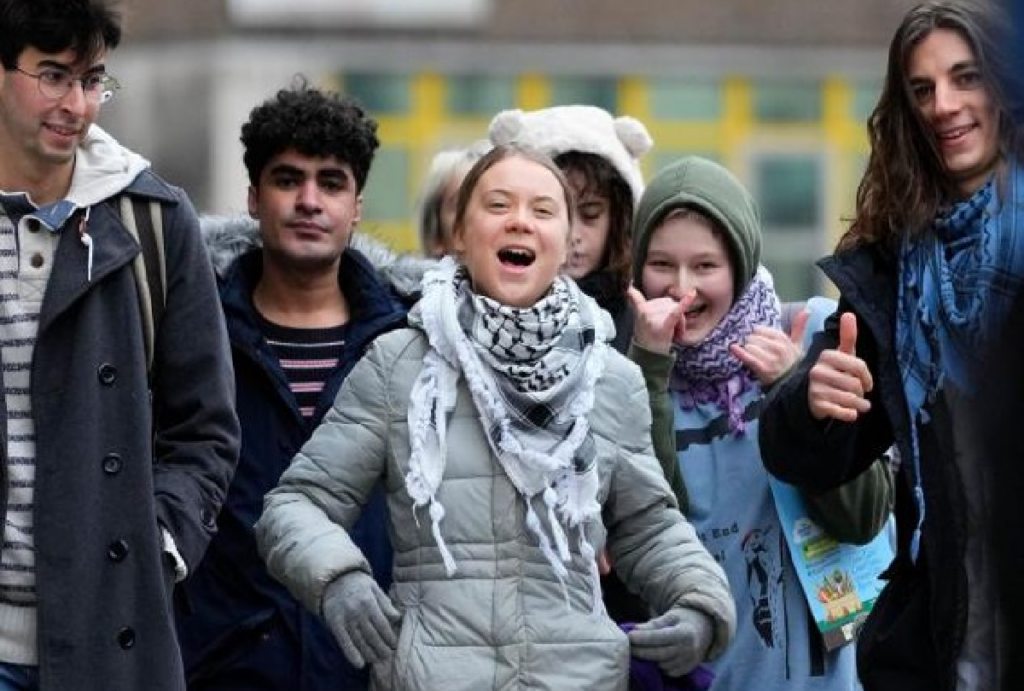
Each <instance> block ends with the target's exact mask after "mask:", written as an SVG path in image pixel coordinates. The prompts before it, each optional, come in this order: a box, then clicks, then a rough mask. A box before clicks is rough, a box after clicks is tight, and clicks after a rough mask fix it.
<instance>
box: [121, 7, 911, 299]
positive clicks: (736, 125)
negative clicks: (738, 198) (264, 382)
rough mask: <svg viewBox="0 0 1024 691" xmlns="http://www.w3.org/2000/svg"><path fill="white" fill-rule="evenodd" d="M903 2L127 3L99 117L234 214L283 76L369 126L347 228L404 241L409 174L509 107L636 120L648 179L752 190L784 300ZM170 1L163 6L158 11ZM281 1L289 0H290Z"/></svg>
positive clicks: (412, 244) (401, 245) (848, 168)
mask: <svg viewBox="0 0 1024 691" xmlns="http://www.w3.org/2000/svg"><path fill="white" fill-rule="evenodd" d="M913 4H915V3H914V2H909V1H907V0H857V1H856V2H854V1H853V0H847V1H845V2H840V1H835V2H825V3H822V2H816V1H815V0H771V1H770V2H766V1H765V0H717V1H716V2H714V3H709V2H706V1H703V0H633V2H630V3H622V2H621V0H620V1H618V2H611V0H344V1H343V2H342V1H340V0H289V2H287V3H283V2H281V0H218V1H217V2H211V0H180V1H179V2H177V3H158V2H155V1H153V0H127V4H126V5H125V7H126V10H128V12H127V18H128V23H127V26H128V38H127V40H126V43H125V47H124V48H122V49H121V50H119V51H118V52H117V53H116V54H115V55H114V56H113V57H112V59H111V69H112V71H115V72H116V73H117V74H118V76H119V78H121V80H122V82H124V83H125V86H126V88H125V89H124V90H123V91H122V93H120V94H119V96H118V99H116V100H115V101H113V102H112V103H111V105H110V107H109V112H108V113H105V114H104V118H105V123H106V125H107V126H108V127H109V128H110V129H111V130H112V131H114V133H115V134H116V135H117V136H119V137H120V138H121V139H123V140H124V141H126V142H127V143H129V144H130V145H132V146H133V147H135V148H136V149H138V150H139V151H140V152H142V153H143V154H144V155H147V156H148V157H150V158H151V159H152V160H153V161H154V163H155V164H156V165H157V166H158V167H159V168H160V170H161V171H163V172H164V173H165V174H166V175H167V176H168V177H170V178H171V179H173V180H175V181H176V182H178V183H179V184H182V185H184V186H185V187H186V188H187V189H189V191H190V192H191V193H192V195H193V197H194V199H195V200H196V203H197V206H199V207H200V209H201V210H203V211H207V212H211V213H237V212H240V211H243V210H244V208H245V194H246V186H247V180H246V178H245V173H244V168H243V166H242V162H241V145H240V143H239V141H238V135H239V129H240V126H241V123H242V122H243V121H244V120H245V119H246V117H247V116H248V112H249V110H250V109H251V108H252V107H253V106H254V105H255V104H256V103H258V102H259V101H260V100H262V99H264V98H266V97H267V96H269V95H271V94H272V93H273V92H274V91H275V90H277V89H279V88H281V87H283V86H286V85H288V84H289V83H290V82H291V81H292V80H293V79H294V78H295V76H296V75H298V74H302V75H305V76H306V77H307V78H308V79H309V80H310V81H312V82H314V83H318V84H321V85H324V86H327V87H329V88H335V89H340V90H343V91H345V92H348V93H351V94H353V95H354V96H356V97H357V98H359V99H360V100H361V101H362V102H363V103H364V105H365V106H366V107H367V108H368V109H369V110H370V111H371V112H372V113H373V114H374V116H375V117H377V118H378V120H379V121H380V123H381V128H380V136H381V140H382V147H381V150H380V153H379V155H378V158H377V161H376V162H375V164H374V169H373V171H372V173H371V176H370V180H369V182H368V185H367V189H366V193H365V205H364V221H363V223H362V228H363V230H365V231H368V232H372V233H374V234H376V235H378V236H380V237H382V238H384V239H385V240H387V241H388V242H389V243H391V244H392V245H394V246H395V247H396V248H398V249H402V250H408V251H417V250H418V244H417V239H416V235H415V230H414V223H413V215H414V212H415V205H416V199H417V194H418V190H419V181H420V180H421V179H422V176H423V174H424V172H425V170H426V168H427V166H428V165H429V163H430V160H431V158H432V156H433V155H434V154H435V153H436V152H437V151H438V150H439V149H441V148H444V147H448V146H455V145H462V144H466V143H469V142H471V141H473V140H474V139H478V138H480V137H483V136H485V134H486V126H487V123H488V122H489V120H490V118H491V117H492V116H493V115H494V113H496V112H497V111H499V110H502V109H505V108H524V109H532V108H542V107H545V106H549V105H556V104H569V103H590V104H593V105H597V106H601V107H604V108H606V109H607V110H609V111H611V112H613V113H616V114H628V115H632V116H634V117H637V118H639V119H640V120H642V121H643V122H644V123H646V124H647V126H648V128H649V130H650V132H651V134H652V137H653V139H654V141H655V146H654V149H653V151H652V152H651V153H650V154H648V156H646V157H645V160H643V161H642V162H641V163H642V167H643V169H644V171H645V173H646V174H647V175H648V176H649V175H650V174H653V173H654V172H655V171H656V170H658V169H659V168H660V167H661V166H663V165H665V164H666V163H667V162H669V161H671V160H673V159H674V158H677V157H679V156H682V155H686V154H700V155H704V156H708V157H710V158H713V159H715V160H717V161H719V162H721V163H722V164H724V165H726V166H727V167H729V168H730V169H731V170H733V171H734V172H735V173H736V174H737V175H738V176H739V177H740V178H741V179H742V180H743V181H744V182H745V183H746V184H747V185H748V186H749V187H750V189H751V190H752V192H753V193H754V195H755V196H756V198H757V199H758V201H759V203H760V205H761V210H762V216H763V220H764V226H765V234H766V237H765V253H764V254H765V262H766V264H768V266H769V267H770V268H771V269H772V270H773V272H774V273H775V275H776V278H777V282H778V287H779V290H780V293H781V294H782V295H783V297H784V298H785V299H797V298H800V297H805V296H807V295H809V294H812V293H815V292H820V291H822V290H824V289H825V286H824V285H823V284H822V280H823V279H822V278H821V276H820V273H819V272H817V270H816V269H814V267H813V265H812V262H813V260H815V259H817V258H818V257H820V256H821V255H823V254H825V253H827V252H828V251H829V250H830V249H831V247H832V246H833V244H834V242H835V240H836V238H837V237H838V235H839V234H840V233H841V232H842V230H843V229H844V227H845V223H844V217H846V216H848V215H849V213H850V210H851V209H852V203H853V197H854V193H855V189H856V184H857V181H858V179H859V176H860V173H861V171H862V170H863V166H864V162H865V158H866V154H867V149H866V141H865V128H864V123H865V120H866V117H867V115H868V113H869V112H870V110H871V108H872V107H873V106H874V102H875V99H876V97H877V94H878V91H879V88H880V80H881V78H882V74H883V69H884V61H885V50H886V45H887V43H888V39H889V36H890V34H891V32H892V31H893V29H894V28H895V26H896V25H897V23H898V22H899V18H900V17H901V16H902V14H903V13H904V12H905V11H906V9H908V8H909V7H910V6H912V5H913ZM171 8H173V9H171ZM285 10H287V11H285Z"/></svg>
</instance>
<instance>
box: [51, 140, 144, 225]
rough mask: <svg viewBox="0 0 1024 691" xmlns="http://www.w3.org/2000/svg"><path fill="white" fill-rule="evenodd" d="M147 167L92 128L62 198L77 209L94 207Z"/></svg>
mask: <svg viewBox="0 0 1024 691" xmlns="http://www.w3.org/2000/svg"><path fill="white" fill-rule="evenodd" d="M149 165H150V164H149V161H147V160H146V159H145V158H143V157H142V156H140V155H138V154H137V153H135V152H134V151H131V150H130V149H127V148H126V147H124V146H122V145H121V144H119V143H118V142H117V140H115V139H114V138H113V137H111V136H110V135H109V134H107V133H106V132H104V131H103V130H102V129H101V128H100V127H99V126H98V125H93V126H92V127H90V128H89V132H88V134H86V136H85V140H84V141H83V142H82V144H81V145H80V146H79V147H78V152H77V153H76V154H75V171H74V173H73V174H72V177H71V189H70V190H69V191H68V194H67V196H66V197H65V199H67V200H68V201H70V202H72V203H73V204H75V206H77V207H80V208H81V207H89V206H92V205H94V204H98V203H99V202H102V201H104V200H106V199H110V198H111V197H113V196H116V195H117V194H120V193H121V192H122V191H123V190H124V189H125V188H126V187H128V185H130V184H131V183H132V181H134V180H135V178H136V177H138V175H139V173H141V172H142V171H144V170H145V169H146V168H149Z"/></svg>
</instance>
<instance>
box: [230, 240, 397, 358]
mask: <svg viewBox="0 0 1024 691" xmlns="http://www.w3.org/2000/svg"><path fill="white" fill-rule="evenodd" d="M262 275H263V251H262V249H259V248H256V249H251V250H249V251H248V252H246V253H245V254H243V255H241V256H240V257H238V259H236V260H235V262H234V263H233V264H232V265H231V267H230V268H229V269H228V271H227V273H226V275H225V277H224V280H223V282H222V284H221V301H222V303H223V305H224V313H225V315H226V316H227V320H228V331H229V332H230V333H231V338H232V340H233V341H239V340H240V341H242V342H247V343H249V344H250V345H252V344H255V343H258V342H259V340H260V339H261V338H262V334H261V333H260V330H259V327H258V320H257V316H256V309H255V307H254V306H253V304H252V293H253V290H254V289H255V288H256V284H257V283H259V280H260V276H262ZM338 285H339V286H340V287H341V290H342V292H343V293H344V294H345V298H346V300H347V301H348V304H349V308H350V310H351V323H353V324H355V325H356V326H357V328H356V329H353V331H354V332H355V333H352V334H351V337H352V338H356V337H360V334H362V333H363V330H364V327H365V328H366V329H367V330H374V331H376V329H374V325H375V324H376V323H377V322H378V321H380V320H385V321H386V322H387V323H389V324H390V323H391V321H393V320H394V321H397V320H398V319H400V318H402V317H404V315H405V308H404V307H403V306H402V304H401V303H400V302H399V301H398V300H397V299H396V298H395V296H394V295H393V293H392V292H391V290H390V289H389V288H388V287H387V286H386V285H385V284H384V283H382V282H381V280H380V279H379V278H378V274H377V271H376V269H374V267H373V266H371V265H370V263H369V261H367V259H366V258H365V257H364V256H363V255H362V254H361V253H360V252H359V251H358V250H355V249H353V248H351V247H350V248H348V249H347V250H345V252H344V254H342V255H341V262H340V264H339V266H338Z"/></svg>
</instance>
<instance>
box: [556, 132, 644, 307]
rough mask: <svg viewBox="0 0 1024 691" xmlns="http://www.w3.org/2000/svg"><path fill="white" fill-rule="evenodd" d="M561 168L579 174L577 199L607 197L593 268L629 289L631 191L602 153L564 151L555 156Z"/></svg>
mask: <svg viewBox="0 0 1024 691" xmlns="http://www.w3.org/2000/svg"><path fill="white" fill-rule="evenodd" d="M555 164H556V165H558V167H559V168H561V169H562V171H563V172H564V173H565V174H566V175H569V174H570V173H579V174H580V175H581V176H582V177H583V189H581V190H580V191H579V196H580V198H581V199H583V198H585V197H586V196H587V195H594V196H599V197H604V198H606V199H607V200H608V215H609V218H608V240H607V242H606V244H605V249H604V256H603V257H601V261H600V263H599V264H598V266H597V269H596V270H597V271H602V270H604V271H607V272H608V273H609V274H611V276H612V277H613V278H614V280H615V284H616V285H617V286H619V287H620V288H621V289H622V291H623V292H625V291H626V289H627V288H629V283H630V279H631V277H632V271H633V263H632V259H631V255H630V251H631V247H632V230H633V210H634V205H633V190H632V188H630V186H629V183H628V182H626V181H625V180H624V179H623V177H622V175H621V174H620V173H619V171H618V170H617V169H616V168H615V166H613V165H612V164H611V162H610V161H609V160H608V159H607V158H605V157H604V156H599V155H598V154H592V153H586V152H583V151H566V152H565V153H562V154H559V155H558V156H555Z"/></svg>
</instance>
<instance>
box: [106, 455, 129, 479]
mask: <svg viewBox="0 0 1024 691" xmlns="http://www.w3.org/2000/svg"><path fill="white" fill-rule="evenodd" d="M123 465H124V461H122V460H121V454H118V453H108V454H107V455H106V456H104V457H103V472H104V473H106V474H107V475H117V474H118V473H120V472H121V467H122V466H123Z"/></svg>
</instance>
